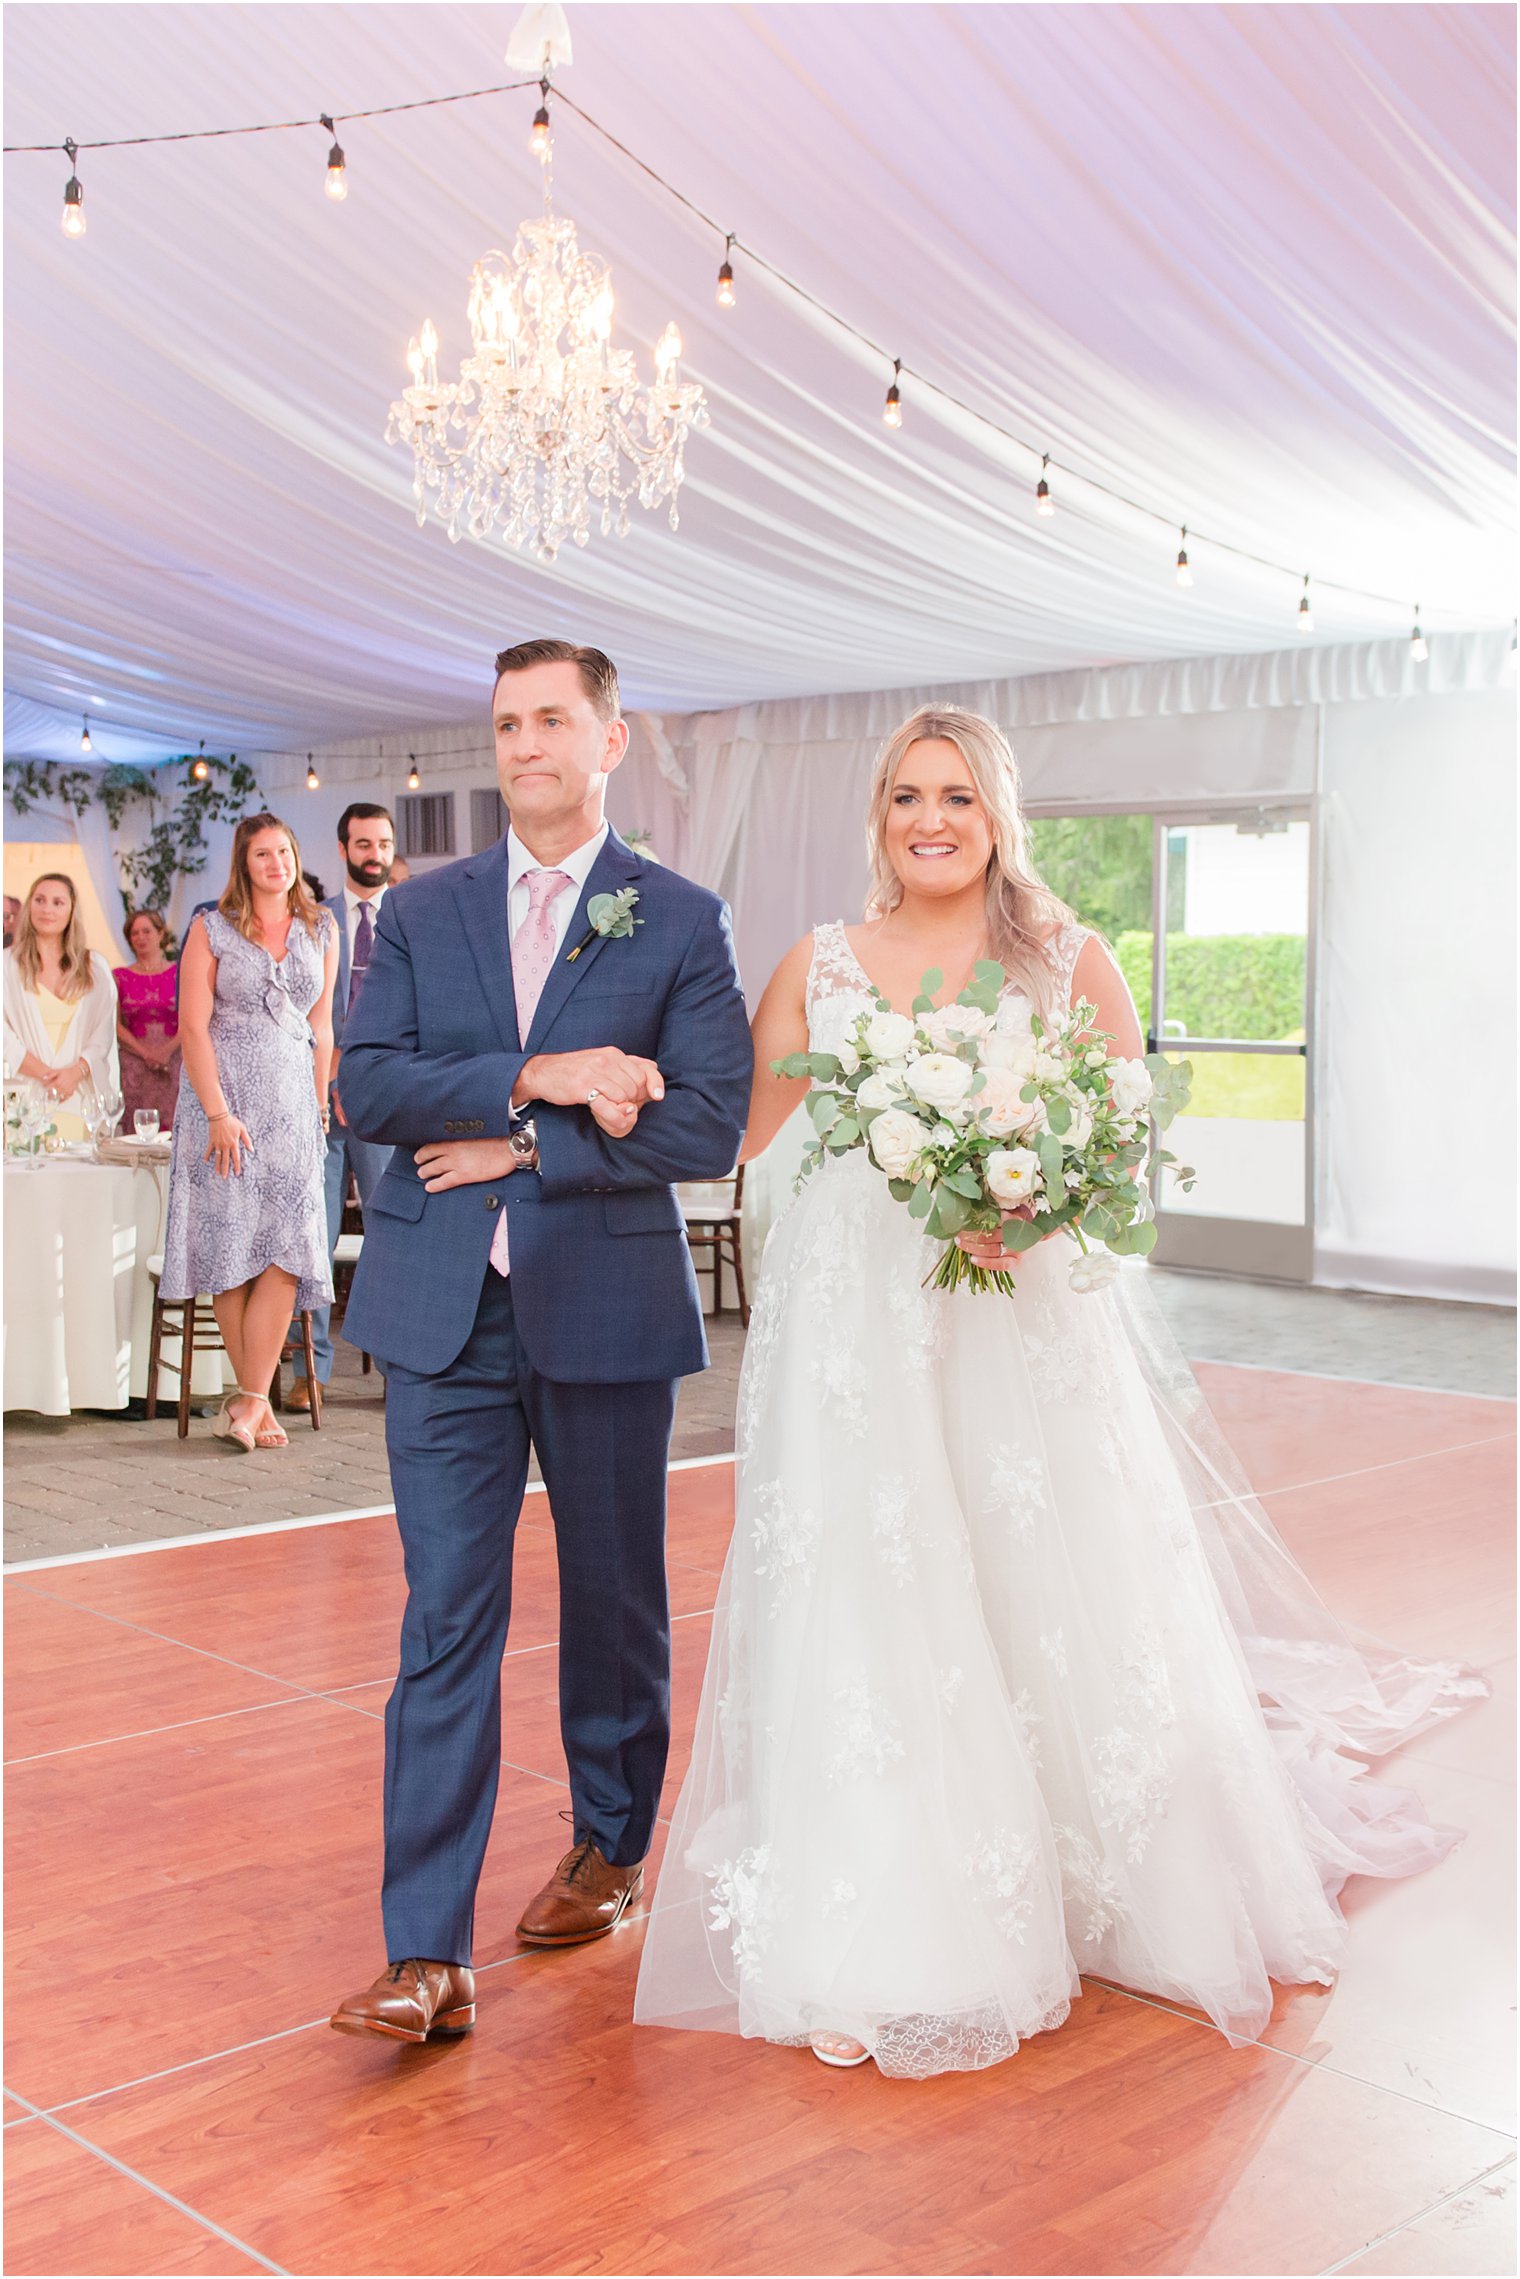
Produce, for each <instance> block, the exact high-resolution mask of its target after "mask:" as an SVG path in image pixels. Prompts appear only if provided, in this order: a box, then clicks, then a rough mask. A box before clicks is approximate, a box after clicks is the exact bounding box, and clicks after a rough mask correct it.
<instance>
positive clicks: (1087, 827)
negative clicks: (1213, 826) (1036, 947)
mask: <svg viewBox="0 0 1520 2279" xmlns="http://www.w3.org/2000/svg"><path fill="white" fill-rule="evenodd" d="M1029 831H1030V838H1031V840H1032V842H1033V848H1034V861H1035V868H1036V870H1037V871H1038V872H1039V874H1040V876H1041V877H1042V878H1043V879H1044V881H1045V883H1046V885H1047V886H1049V887H1050V889H1051V890H1052V892H1053V893H1056V894H1059V895H1060V897H1061V900H1062V901H1063V902H1069V903H1070V904H1071V907H1072V908H1073V910H1075V911H1076V913H1077V916H1078V917H1079V918H1080V919H1081V920H1082V923H1083V924H1084V925H1085V926H1096V927H1097V929H1098V931H1099V933H1100V934H1106V935H1107V937H1108V939H1109V940H1110V941H1111V942H1113V941H1117V940H1118V938H1119V936H1120V935H1121V934H1123V933H1128V932H1131V931H1134V930H1138V929H1140V928H1149V926H1150V923H1151V868H1152V858H1151V844H1152V835H1153V830H1152V823H1151V818H1150V816H1148V815H1053V816H1045V817H1042V818H1041V819H1040V820H1039V821H1038V822H1031V824H1030V826H1029ZM1149 991H1150V983H1149V981H1148V980H1147V983H1146V993H1147V995H1149Z"/></svg>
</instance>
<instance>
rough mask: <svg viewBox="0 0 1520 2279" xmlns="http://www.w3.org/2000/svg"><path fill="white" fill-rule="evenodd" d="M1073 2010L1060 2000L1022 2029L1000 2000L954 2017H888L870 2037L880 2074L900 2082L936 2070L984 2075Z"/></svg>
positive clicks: (1060, 2023)
mask: <svg viewBox="0 0 1520 2279" xmlns="http://www.w3.org/2000/svg"><path fill="white" fill-rule="evenodd" d="M1070 2012H1071V2004H1070V2003H1069V2002H1065V2001H1063V2002H1058V2003H1057V2004H1056V2005H1055V2007H1054V2008H1053V2009H1051V2010H1046V2011H1044V2012H1043V2013H1042V2014H1041V2015H1039V2016H1038V2017H1034V2018H1031V2019H1029V2020H1028V2022H1027V2023H1023V2024H1021V2025H1020V2026H1019V2027H1018V2028H1017V2029H1015V2028H1014V2027H1013V2026H1011V2025H1010V2024H1009V2022H1008V2020H1007V2018H1006V2017H1005V2016H1004V2015H1003V2012H1002V2011H1001V2010H1000V2009H999V2008H998V2006H997V2004H996V2003H995V2002H989V2003H988V2004H987V2005H986V2006H985V2007H984V2008H983V2009H980V2010H969V2011H963V2012H961V2013H959V2014H958V2015H956V2016H954V2017H946V2018H929V2017H906V2018H888V2019H885V2020H884V2021H883V2022H882V2024H881V2025H879V2026H878V2027H877V2028H876V2031H875V2033H874V2034H873V2035H872V2036H871V2055H872V2056H873V2057H874V2058H875V2060H876V2070H877V2072H878V2073H883V2074H886V2075H887V2077H888V2078H889V2079H891V2080H895V2081H927V2080H928V2079H929V2077H930V2076H931V2075H932V2074H936V2073H979V2072H980V2071H981V2070H982V2069H983V2067H984V2066H989V2065H1001V2064H1002V2063H1003V2061H1004V2059H1005V2058H1010V2057H1012V2056H1013V2054H1014V2052H1015V2051H1016V2050H1017V2049H1018V2046H1019V2044H1020V2042H1021V2041H1026V2042H1027V2041H1028V2040H1029V2038H1030V2036H1031V2035H1032V2034H1048V2033H1050V2032H1052V2031H1053V2030H1054V2029H1055V2028H1056V2027H1057V2026H1063V2025H1064V2024H1065V2023H1066V2020H1067V2018H1068V2016H1069V2015H1070Z"/></svg>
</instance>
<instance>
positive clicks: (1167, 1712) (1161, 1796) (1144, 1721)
mask: <svg viewBox="0 0 1520 2279" xmlns="http://www.w3.org/2000/svg"><path fill="white" fill-rule="evenodd" d="M1114 1712H1115V1715H1114V1723H1113V1724H1112V1725H1111V1726H1110V1728H1109V1730H1108V1731H1107V1732H1106V1733H1104V1734H1103V1735H1102V1736H1101V1737H1100V1738H1099V1739H1098V1740H1097V1741H1095V1742H1094V1743H1093V1750H1092V1756H1093V1775H1092V1799H1093V1803H1094V1805H1095V1807H1096V1809H1097V1816H1098V1825H1099V1827H1100V1828H1112V1829H1114V1830H1115V1832H1116V1833H1117V1834H1119V1835H1121V1836H1122V1837H1123V1838H1124V1846H1125V1857H1126V1859H1128V1860H1129V1861H1130V1862H1131V1863H1132V1864H1134V1863H1137V1862H1138V1861H1140V1860H1142V1859H1144V1857H1145V1853H1146V1848H1147V1846H1148V1845H1149V1843H1150V1840H1151V1834H1152V1824H1153V1823H1154V1822H1155V1821H1156V1820H1158V1819H1160V1818H1161V1816H1162V1815H1163V1814H1164V1812H1165V1811H1166V1805H1167V1799H1168V1797H1169V1796H1170V1795H1171V1791H1172V1786H1173V1782H1174V1779H1175V1774H1174V1771H1173V1767H1172V1761H1171V1752H1170V1750H1169V1748H1168V1746H1167V1744H1166V1742H1165V1740H1164V1739H1163V1735H1165V1734H1166V1733H1167V1732H1169V1731H1170V1730H1171V1728H1172V1726H1173V1725H1174V1724H1175V1722H1176V1711H1175V1709H1174V1707H1173V1704H1172V1691H1171V1686H1170V1683H1169V1682H1168V1679H1167V1673H1166V1659H1165V1656H1164V1655H1163V1653H1162V1651H1161V1644H1160V1641H1159V1639H1158V1638H1157V1636H1156V1634H1155V1632H1154V1630H1153V1629H1151V1628H1150V1626H1149V1625H1146V1626H1145V1627H1144V1628H1143V1629H1142V1630H1141V1631H1140V1632H1139V1633H1138V1635H1137V1638H1136V1640H1135V1643H1134V1644H1133V1645H1132V1646H1131V1648H1130V1649H1129V1651H1128V1652H1127V1653H1126V1654H1125V1657H1124V1660H1123V1663H1122V1664H1121V1667H1120V1676H1119V1682H1118V1685H1117V1687H1116V1688H1115V1694H1114Z"/></svg>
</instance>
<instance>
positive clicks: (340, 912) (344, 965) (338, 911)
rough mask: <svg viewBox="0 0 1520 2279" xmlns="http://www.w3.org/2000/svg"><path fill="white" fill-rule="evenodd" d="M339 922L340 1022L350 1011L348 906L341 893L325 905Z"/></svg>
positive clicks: (338, 1006)
mask: <svg viewBox="0 0 1520 2279" xmlns="http://www.w3.org/2000/svg"><path fill="white" fill-rule="evenodd" d="M323 908H324V909H326V910H330V911H331V912H332V914H333V916H334V917H335V918H336V919H337V921H338V986H337V992H336V995H337V1011H338V1019H339V1022H340V1023H341V1022H342V1019H343V1016H344V1015H345V1014H346V1013H347V1011H348V982H349V971H348V905H347V903H346V902H345V901H344V899H343V896H342V894H341V893H339V894H330V895H329V896H328V898H327V900H326V902H325V903H324V904H323Z"/></svg>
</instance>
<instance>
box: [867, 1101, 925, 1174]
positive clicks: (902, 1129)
mask: <svg viewBox="0 0 1520 2279" xmlns="http://www.w3.org/2000/svg"><path fill="white" fill-rule="evenodd" d="M924 1136H925V1135H924V1127H923V1125H922V1124H921V1123H920V1122H919V1120H918V1118H917V1116H910V1115H909V1114H908V1112H907V1110H906V1109H905V1108H888V1109H886V1110H884V1112H883V1113H882V1114H881V1115H879V1116H878V1117H876V1119H875V1121H874V1122H873V1123H872V1125H871V1134H870V1148H871V1153H872V1154H873V1155H874V1156H875V1158H876V1160H877V1162H878V1163H879V1164H880V1165H881V1168H882V1170H883V1171H884V1172H885V1173H886V1175H887V1177H888V1178H889V1179H911V1178H913V1176H914V1171H913V1165H914V1163H915V1161H916V1159H917V1157H918V1154H919V1151H920V1149H921V1148H922V1147H923V1144H924Z"/></svg>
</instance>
